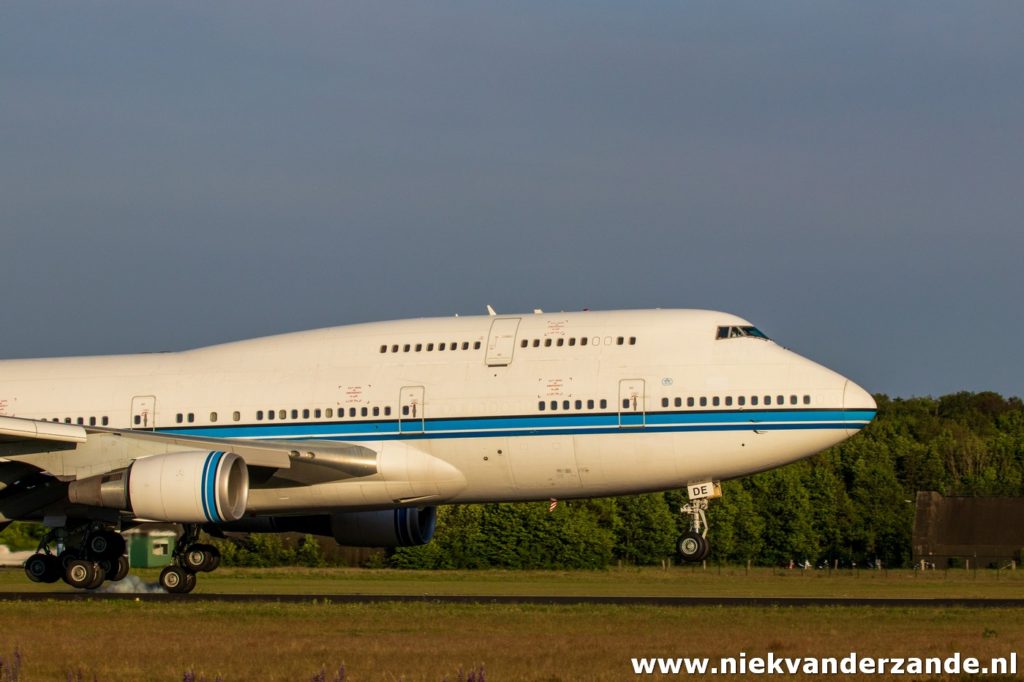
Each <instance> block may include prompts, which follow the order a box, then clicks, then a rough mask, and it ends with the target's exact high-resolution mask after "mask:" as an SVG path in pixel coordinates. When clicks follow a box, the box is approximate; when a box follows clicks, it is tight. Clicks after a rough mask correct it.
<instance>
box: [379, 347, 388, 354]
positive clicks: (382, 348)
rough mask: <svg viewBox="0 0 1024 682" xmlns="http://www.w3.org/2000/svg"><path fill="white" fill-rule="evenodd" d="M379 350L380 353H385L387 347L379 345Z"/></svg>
mask: <svg viewBox="0 0 1024 682" xmlns="http://www.w3.org/2000/svg"><path fill="white" fill-rule="evenodd" d="M380 352H381V353H387V352H388V347H387V346H381V347H380Z"/></svg>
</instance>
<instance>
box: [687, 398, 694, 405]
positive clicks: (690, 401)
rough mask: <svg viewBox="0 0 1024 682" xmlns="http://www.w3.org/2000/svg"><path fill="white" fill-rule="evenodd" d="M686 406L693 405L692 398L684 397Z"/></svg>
mask: <svg viewBox="0 0 1024 682" xmlns="http://www.w3.org/2000/svg"><path fill="white" fill-rule="evenodd" d="M686 406H687V407H693V398H692V397H690V398H687V399H686Z"/></svg>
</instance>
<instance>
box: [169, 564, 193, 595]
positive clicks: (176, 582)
mask: <svg viewBox="0 0 1024 682" xmlns="http://www.w3.org/2000/svg"><path fill="white" fill-rule="evenodd" d="M189 576H191V581H190V580H189ZM195 577H196V574H195V573H193V572H192V571H190V570H188V569H186V568H182V567H181V566H173V565H172V566H167V567H166V568H164V570H162V571H160V587H162V588H164V589H165V590H167V591H168V592H170V593H171V594H185V593H187V592H191V591H192V590H193V589H194V588H195V586H196V583H195ZM190 582H191V586H190Z"/></svg>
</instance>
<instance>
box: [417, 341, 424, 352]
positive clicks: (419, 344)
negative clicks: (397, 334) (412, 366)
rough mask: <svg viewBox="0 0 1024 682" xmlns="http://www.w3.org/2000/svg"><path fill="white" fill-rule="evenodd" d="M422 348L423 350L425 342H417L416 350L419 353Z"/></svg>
mask: <svg viewBox="0 0 1024 682" xmlns="http://www.w3.org/2000/svg"><path fill="white" fill-rule="evenodd" d="M421 350H423V344H422V343H417V344H416V352H417V353H419V352H420V351H421Z"/></svg>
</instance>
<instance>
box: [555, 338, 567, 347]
mask: <svg viewBox="0 0 1024 682" xmlns="http://www.w3.org/2000/svg"><path fill="white" fill-rule="evenodd" d="M555 345H556V346H564V345H565V339H558V341H556V342H555Z"/></svg>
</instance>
